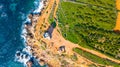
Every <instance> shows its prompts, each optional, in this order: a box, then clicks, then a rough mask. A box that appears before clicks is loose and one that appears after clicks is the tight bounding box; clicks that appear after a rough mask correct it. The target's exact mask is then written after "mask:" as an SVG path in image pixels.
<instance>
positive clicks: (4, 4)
mask: <svg viewBox="0 0 120 67" xmlns="http://www.w3.org/2000/svg"><path fill="white" fill-rule="evenodd" d="M34 1H35V0H0V67H23V64H21V63H18V62H15V61H14V58H15V53H16V51H17V50H20V49H23V48H24V47H25V46H24V42H23V38H21V31H22V28H21V27H22V25H23V22H24V21H25V19H26V16H27V15H28V14H29V13H30V12H31V11H32V10H33V9H34V8H35V5H34ZM36 1H37V0H36Z"/></svg>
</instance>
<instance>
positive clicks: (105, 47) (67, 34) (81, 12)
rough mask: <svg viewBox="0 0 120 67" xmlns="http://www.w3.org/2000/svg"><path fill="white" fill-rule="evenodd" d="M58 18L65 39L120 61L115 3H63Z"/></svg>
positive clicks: (100, 0) (79, 0)
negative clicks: (115, 30)
mask: <svg viewBox="0 0 120 67" xmlns="http://www.w3.org/2000/svg"><path fill="white" fill-rule="evenodd" d="M57 15H58V20H59V27H60V29H61V31H62V35H63V37H64V38H65V39H67V40H69V41H71V42H74V43H76V44H79V45H80V46H82V47H85V48H89V49H93V50H96V51H99V52H101V53H103V54H105V55H107V56H109V57H112V58H116V59H119V58H120V49H119V48H120V34H117V33H115V32H114V31H113V29H114V27H115V22H116V16H117V11H116V9H115V1H114V0H106V1H104V0H97V1H95V0H71V1H68V0H66V1H62V0H61V2H60V4H59V9H58V13H57ZM80 51H81V50H77V51H76V52H77V53H79V52H80ZM96 58H98V57H96ZM89 59H90V58H89ZM92 61H93V60H92ZM105 61H106V60H105ZM94 62H95V61H94ZM98 62H99V61H98ZM108 63H109V62H108ZM110 63H111V62H110ZM101 64H104V62H103V63H101Z"/></svg>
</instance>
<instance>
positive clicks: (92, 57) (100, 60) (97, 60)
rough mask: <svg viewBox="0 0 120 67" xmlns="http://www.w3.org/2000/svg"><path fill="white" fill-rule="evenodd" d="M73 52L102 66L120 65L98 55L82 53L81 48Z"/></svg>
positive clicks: (115, 66)
mask: <svg viewBox="0 0 120 67" xmlns="http://www.w3.org/2000/svg"><path fill="white" fill-rule="evenodd" d="M73 51H75V52H77V53H78V54H80V55H81V56H83V57H85V58H87V59H89V60H91V61H93V62H95V63H98V64H102V65H106V66H107V65H111V66H114V67H119V66H120V64H117V63H114V62H112V61H110V60H108V59H105V58H100V57H98V56H96V55H93V54H91V53H88V52H85V51H82V50H81V49H79V48H75V49H74V50H73Z"/></svg>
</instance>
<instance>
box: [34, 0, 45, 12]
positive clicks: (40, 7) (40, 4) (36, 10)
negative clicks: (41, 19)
mask: <svg viewBox="0 0 120 67" xmlns="http://www.w3.org/2000/svg"><path fill="white" fill-rule="evenodd" d="M34 3H35V4H38V3H37V2H36V1H35V2H34ZM43 6H44V4H43V1H41V2H39V5H38V8H37V9H35V10H34V11H33V13H40V12H41V9H42V8H43Z"/></svg>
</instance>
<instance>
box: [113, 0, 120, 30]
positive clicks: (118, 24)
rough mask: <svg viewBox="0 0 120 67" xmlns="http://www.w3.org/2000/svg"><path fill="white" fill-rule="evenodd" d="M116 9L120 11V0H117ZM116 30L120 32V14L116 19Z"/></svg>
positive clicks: (119, 13)
mask: <svg viewBox="0 0 120 67" xmlns="http://www.w3.org/2000/svg"><path fill="white" fill-rule="evenodd" d="M116 9H117V10H120V0H116ZM114 30H118V31H120V12H118V14H117V19H116V26H115V28H114Z"/></svg>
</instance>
